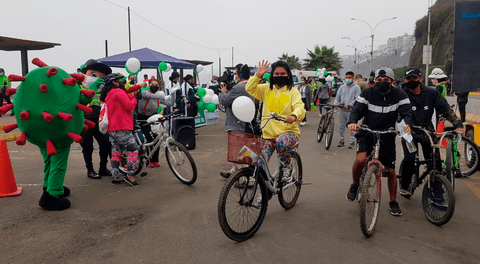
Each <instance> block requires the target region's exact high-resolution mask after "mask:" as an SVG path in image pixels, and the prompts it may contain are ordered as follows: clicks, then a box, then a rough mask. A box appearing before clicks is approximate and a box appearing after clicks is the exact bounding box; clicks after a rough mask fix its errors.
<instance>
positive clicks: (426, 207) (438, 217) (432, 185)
mask: <svg viewBox="0 0 480 264" xmlns="http://www.w3.org/2000/svg"><path fill="white" fill-rule="evenodd" d="M422 205H423V213H424V214H425V217H427V219H428V221H430V222H431V223H432V224H434V225H438V226H440V225H444V224H446V223H448V221H450V218H452V216H453V212H454V211H455V194H454V193H453V189H452V185H450V182H449V181H448V180H447V179H446V178H445V177H444V176H443V175H441V174H440V173H439V172H438V171H433V172H431V173H430V182H428V181H427V182H426V183H425V184H424V186H423V193H422Z"/></svg>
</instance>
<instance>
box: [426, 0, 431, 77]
mask: <svg viewBox="0 0 480 264" xmlns="http://www.w3.org/2000/svg"><path fill="white" fill-rule="evenodd" d="M430 14H431V4H430V0H428V32H427V57H428V58H427V60H426V62H425V64H426V65H427V67H426V69H425V70H426V71H425V86H427V85H428V77H427V76H428V71H429V69H428V68H429V67H428V66H430V65H429V64H430V60H431V59H432V57H431V53H430V51H431V50H430Z"/></svg>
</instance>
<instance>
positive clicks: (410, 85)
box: [405, 81, 420, 90]
mask: <svg viewBox="0 0 480 264" xmlns="http://www.w3.org/2000/svg"><path fill="white" fill-rule="evenodd" d="M419 84H420V82H419V81H410V82H407V83H405V86H407V88H408V89H410V90H415V88H417V87H418V85H419Z"/></svg>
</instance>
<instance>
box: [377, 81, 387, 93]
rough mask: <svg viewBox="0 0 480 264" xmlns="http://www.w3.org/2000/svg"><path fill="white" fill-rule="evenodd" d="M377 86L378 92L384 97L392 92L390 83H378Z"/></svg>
mask: <svg viewBox="0 0 480 264" xmlns="http://www.w3.org/2000/svg"><path fill="white" fill-rule="evenodd" d="M375 85H376V86H377V87H378V90H379V91H380V93H381V94H383V95H385V94H387V93H388V92H389V91H390V83H389V82H378V83H376V84H375Z"/></svg>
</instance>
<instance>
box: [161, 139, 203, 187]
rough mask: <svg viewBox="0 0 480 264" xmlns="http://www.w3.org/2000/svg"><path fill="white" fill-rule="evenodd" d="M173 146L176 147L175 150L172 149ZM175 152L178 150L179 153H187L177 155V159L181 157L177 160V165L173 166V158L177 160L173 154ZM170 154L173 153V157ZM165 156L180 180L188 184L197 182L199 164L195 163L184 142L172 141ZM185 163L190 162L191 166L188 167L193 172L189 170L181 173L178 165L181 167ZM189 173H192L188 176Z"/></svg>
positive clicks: (166, 149)
mask: <svg viewBox="0 0 480 264" xmlns="http://www.w3.org/2000/svg"><path fill="white" fill-rule="evenodd" d="M172 148H175V151H173V150H171V149H172ZM175 152H177V153H178V154H179V155H181V153H183V154H184V155H185V157H177V159H179V160H178V161H176V162H175V163H176V164H175V165H177V166H173V164H172V160H171V159H173V160H176V159H174V157H173V154H174V153H175ZM170 154H172V158H171V157H170ZM165 157H166V159H167V163H168V166H169V167H170V170H172V172H173V174H174V175H175V177H177V179H178V180H180V181H181V182H182V183H184V184H186V185H192V184H194V183H195V181H196V180H197V166H196V165H195V161H194V160H193V158H192V155H190V153H189V152H188V150H187V149H186V148H185V147H184V146H183V145H182V144H180V143H178V142H177V141H170V143H169V145H168V146H167V147H166V148H165ZM183 164H187V166H188V164H190V166H188V167H187V170H189V171H190V172H191V173H190V172H187V173H182V174H180V172H179V171H178V169H177V167H180V166H181V165H183ZM187 174H191V176H190V175H189V176H188V177H187Z"/></svg>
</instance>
